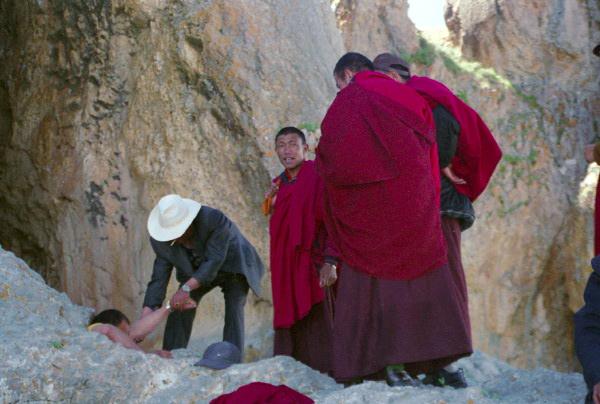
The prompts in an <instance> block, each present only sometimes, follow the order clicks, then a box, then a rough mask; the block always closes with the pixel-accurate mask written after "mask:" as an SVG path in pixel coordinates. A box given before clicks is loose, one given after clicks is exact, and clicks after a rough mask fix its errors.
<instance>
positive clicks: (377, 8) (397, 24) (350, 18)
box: [331, 0, 418, 57]
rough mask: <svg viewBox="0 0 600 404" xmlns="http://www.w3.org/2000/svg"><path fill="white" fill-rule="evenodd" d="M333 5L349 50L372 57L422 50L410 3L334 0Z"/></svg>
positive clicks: (402, 0)
mask: <svg viewBox="0 0 600 404" xmlns="http://www.w3.org/2000/svg"><path fill="white" fill-rule="evenodd" d="M331 4H332V8H333V10H334V11H335V15H336V18H337V23H338V27H339V29H340V31H341V32H342V35H343V37H344V44H345V45H346V49H347V50H348V51H353V52H359V53H362V54H364V55H371V54H372V53H373V52H378V53H382V52H386V51H387V52H395V53H399V52H401V51H403V52H406V51H410V52H412V51H414V50H415V49H416V48H417V47H418V38H417V32H416V29H415V25H414V24H413V23H412V21H411V20H410V19H409V18H408V1H406V0H331ZM373 56H376V55H371V57H373Z"/></svg>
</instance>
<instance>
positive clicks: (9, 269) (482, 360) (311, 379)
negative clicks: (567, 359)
mask: <svg viewBox="0 0 600 404" xmlns="http://www.w3.org/2000/svg"><path fill="white" fill-rule="evenodd" d="M0 311H1V312H2V316H0V337H1V338H2V344H0V357H1V358H2V366H0V401H2V402H20V401H35V402H42V401H44V402H45V401H52V402H78V403H79V402H85V403H87V402H90V403H97V402H131V403H142V402H148V403H208V402H209V401H210V400H211V399H213V398H215V397H217V396H219V395H221V394H223V393H229V392H231V391H233V390H235V389H237V388H238V387H240V386H242V385H244V384H247V383H250V382H253V381H261V382H266V383H271V384H274V385H279V384H285V385H287V386H289V387H291V388H293V389H296V390H298V391H300V392H301V393H303V394H305V395H308V396H309V397H311V398H312V399H314V400H315V401H316V402H317V403H331V404H334V403H340V402H343V403H364V402H376V403H390V404H391V403H398V402H402V403H440V402H448V403H465V402H477V403H497V402H506V403H515V402H528V403H543V402H549V401H552V402H553V403H565V404H566V403H579V402H582V401H583V398H584V395H585V384H584V382H583V378H582V377H581V375H580V374H576V373H571V374H566V373H558V372H555V371H550V370H546V369H536V370H534V371H524V370H518V369H515V368H511V367H510V366H508V365H507V364H505V363H502V362H500V361H498V360H495V359H492V358H490V357H488V356H486V355H484V354H481V353H476V354H475V355H474V356H473V357H472V358H469V359H467V360H462V361H461V362H460V365H461V366H462V367H463V368H464V369H465V374H466V377H467V380H468V381H469V384H470V386H471V387H469V388H467V389H462V390H454V389H452V388H449V387H448V388H438V387H427V386H420V387H396V388H390V387H388V386H387V385H385V383H383V382H367V383H362V384H359V385H355V386H352V387H351V388H346V389H344V388H343V386H342V385H339V384H336V383H335V382H334V381H333V380H332V379H331V378H329V377H328V376H326V375H324V374H321V373H318V372H316V371H314V370H312V369H310V368H308V367H307V366H304V365H303V364H301V363H299V362H296V361H295V360H293V359H292V358H290V357H285V356H277V357H275V358H270V359H266V360H262V361H259V362H253V363H244V364H240V365H234V366H232V367H230V368H228V369H225V370H221V371H215V370H210V369H206V368H203V367H195V366H193V363H195V362H196V361H197V360H198V358H199V357H201V355H202V351H201V350H194V349H185V350H177V351H174V359H161V358H159V357H158V356H156V355H150V354H143V353H141V352H138V351H133V350H128V349H125V348H122V347H121V346H118V345H116V344H113V343H112V342H111V341H110V340H109V339H108V338H106V337H104V336H103V335H100V334H97V333H94V332H89V331H87V330H86V329H85V324H86V320H87V316H88V315H89V313H90V312H91V311H92V310H91V309H89V308H84V307H81V306H77V305H74V304H73V303H71V302H70V301H69V299H68V298H67V296H66V295H65V294H62V293H58V292H57V291H56V290H54V289H52V288H49V287H47V286H46V285H45V284H44V281H43V280H42V278H41V276H40V275H39V274H37V273H35V272H34V271H32V270H31V269H29V268H28V267H27V265H26V264H25V263H24V262H23V261H22V260H20V259H18V258H17V257H15V256H14V255H13V254H11V253H8V252H6V251H5V250H3V249H2V248H0Z"/></svg>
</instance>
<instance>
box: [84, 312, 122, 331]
mask: <svg viewBox="0 0 600 404" xmlns="http://www.w3.org/2000/svg"><path fill="white" fill-rule="evenodd" d="M121 321H125V322H126V323H127V324H129V319H128V318H127V316H126V315H125V314H123V313H122V312H120V311H119V310H115V309H108V310H104V311H101V312H100V313H98V314H96V315H95V316H93V317H92V318H91V320H90V323H89V324H88V325H92V324H96V323H101V324H112V325H114V326H115V327H118V326H119V324H121Z"/></svg>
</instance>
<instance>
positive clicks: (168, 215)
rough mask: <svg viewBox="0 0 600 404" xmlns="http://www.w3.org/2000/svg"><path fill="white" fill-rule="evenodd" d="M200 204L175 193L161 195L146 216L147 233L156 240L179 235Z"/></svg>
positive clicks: (183, 231)
mask: <svg viewBox="0 0 600 404" xmlns="http://www.w3.org/2000/svg"><path fill="white" fill-rule="evenodd" d="M201 207H202V205H201V204H200V203H198V202H196V201H194V200H192V199H185V198H182V197H181V196H179V195H177V194H171V195H167V196H163V197H162V198H160V201H158V203H157V204H156V206H155V207H154V209H152V212H150V216H148V233H150V237H152V238H153V239H154V240H156V241H170V240H175V239H176V238H178V237H181V236H182V235H183V233H185V231H186V230H187V228H188V227H190V225H191V224H192V221H193V220H194V218H195V217H196V215H198V212H199V211H200V208H201Z"/></svg>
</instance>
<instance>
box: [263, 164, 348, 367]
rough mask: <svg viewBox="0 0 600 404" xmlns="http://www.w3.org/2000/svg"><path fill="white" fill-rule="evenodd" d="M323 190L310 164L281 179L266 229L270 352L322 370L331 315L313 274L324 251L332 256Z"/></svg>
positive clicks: (332, 249) (322, 291)
mask: <svg viewBox="0 0 600 404" xmlns="http://www.w3.org/2000/svg"><path fill="white" fill-rule="evenodd" d="M278 178H279V177H278ZM278 178H277V179H275V180H274V181H277V180H278ZM322 187H323V184H322V181H321V180H320V178H319V176H318V175H317V172H316V169H315V164H314V162H313V161H305V162H304V163H303V164H302V167H301V169H300V172H299V173H298V176H297V177H296V180H295V181H294V182H292V183H286V182H285V181H280V185H279V190H278V192H277V198H276V200H275V203H274V205H273V212H272V215H271V219H270V222H269V231H270V236H271V287H272V292H273V308H274V315H273V328H274V329H275V340H274V349H273V351H274V354H275V355H290V356H293V357H294V358H296V359H297V360H300V361H301V362H303V363H305V364H307V365H309V366H311V367H313V368H314V369H317V370H320V371H323V372H326V371H328V370H329V360H328V359H329V348H330V345H329V340H330V333H331V327H332V324H331V316H332V313H330V312H329V307H328V306H327V305H325V304H323V303H322V302H323V300H324V297H325V293H324V290H323V289H322V288H321V287H320V286H319V276H318V272H317V270H318V268H319V267H320V266H321V264H322V262H323V255H324V254H325V253H327V254H328V255H332V256H336V255H337V254H336V253H335V250H334V248H333V247H332V246H331V245H330V244H328V242H327V239H326V232H325V225H324V223H323V207H322V204H323V199H322V194H323V189H322Z"/></svg>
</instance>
